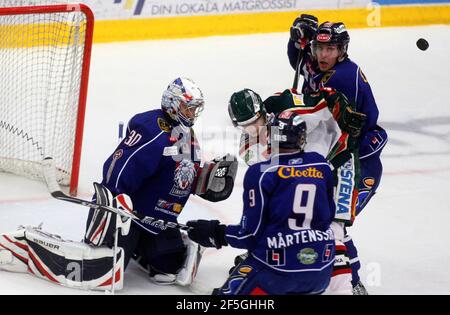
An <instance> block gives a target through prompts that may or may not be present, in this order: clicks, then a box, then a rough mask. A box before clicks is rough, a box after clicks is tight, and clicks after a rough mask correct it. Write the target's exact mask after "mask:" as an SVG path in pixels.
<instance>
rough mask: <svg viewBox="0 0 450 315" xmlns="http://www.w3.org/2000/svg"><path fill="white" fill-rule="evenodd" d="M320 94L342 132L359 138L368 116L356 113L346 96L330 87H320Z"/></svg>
mask: <svg viewBox="0 0 450 315" xmlns="http://www.w3.org/2000/svg"><path fill="white" fill-rule="evenodd" d="M320 93H321V95H322V97H323V98H324V99H325V101H326V102H327V105H328V108H329V110H330V111H331V113H332V114H333V117H334V119H335V120H336V121H337V123H338V125H339V127H340V128H341V130H342V131H345V132H348V133H349V135H350V136H351V137H353V138H357V137H359V135H360V134H361V129H362V128H363V127H364V125H365V123H366V120H367V116H366V115H365V114H363V113H359V112H356V111H354V110H353V109H352V105H351V104H350V102H349V101H348V99H347V97H345V95H344V94H342V93H340V92H338V91H336V90H335V89H333V88H330V87H324V86H323V85H322V86H321V87H320Z"/></svg>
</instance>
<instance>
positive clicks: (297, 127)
mask: <svg viewBox="0 0 450 315" xmlns="http://www.w3.org/2000/svg"><path fill="white" fill-rule="evenodd" d="M269 135H270V138H269V141H270V146H271V148H272V149H274V148H276V147H279V148H283V149H300V150H301V151H303V149H304V147H305V145H306V122H305V121H304V120H303V119H302V117H301V116H300V114H297V113H296V112H294V111H290V110H285V111H283V112H281V113H280V114H278V115H273V116H272V117H271V119H270V121H269Z"/></svg>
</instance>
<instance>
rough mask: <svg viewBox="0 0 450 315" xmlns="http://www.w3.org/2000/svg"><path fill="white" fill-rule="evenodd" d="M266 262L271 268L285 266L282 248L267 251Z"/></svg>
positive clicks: (284, 253) (284, 255)
mask: <svg viewBox="0 0 450 315" xmlns="http://www.w3.org/2000/svg"><path fill="white" fill-rule="evenodd" d="M266 261H267V263H268V264H269V265H271V266H284V265H286V252H285V250H284V248H276V249H268V250H267V251H266Z"/></svg>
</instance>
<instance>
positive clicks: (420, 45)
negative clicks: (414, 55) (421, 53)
mask: <svg viewBox="0 0 450 315" xmlns="http://www.w3.org/2000/svg"><path fill="white" fill-rule="evenodd" d="M416 45H417V48H419V49H420V50H427V49H428V47H430V44H428V42H427V40H426V39H423V38H420V39H419V40H418V41H417V43H416Z"/></svg>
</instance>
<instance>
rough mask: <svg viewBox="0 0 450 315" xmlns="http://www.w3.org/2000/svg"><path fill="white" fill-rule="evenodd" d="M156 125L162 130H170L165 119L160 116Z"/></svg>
mask: <svg viewBox="0 0 450 315" xmlns="http://www.w3.org/2000/svg"><path fill="white" fill-rule="evenodd" d="M158 126H159V128H160V129H161V130H162V131H164V132H170V130H171V127H170V124H169V123H168V122H167V121H166V120H165V119H162V118H161V117H159V118H158Z"/></svg>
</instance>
